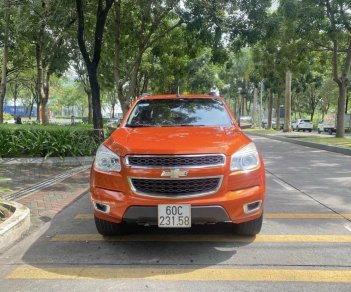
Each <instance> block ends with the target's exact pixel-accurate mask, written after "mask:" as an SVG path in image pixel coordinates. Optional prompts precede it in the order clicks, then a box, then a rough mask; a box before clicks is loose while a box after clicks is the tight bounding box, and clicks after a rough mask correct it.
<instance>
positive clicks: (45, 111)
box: [41, 72, 50, 125]
mask: <svg viewBox="0 0 351 292" xmlns="http://www.w3.org/2000/svg"><path fill="white" fill-rule="evenodd" d="M45 75H46V78H45V81H44V86H43V92H44V98H42V100H41V110H42V124H43V125H47V124H49V121H50V111H49V105H48V102H49V90H50V73H49V72H47V73H46V74H45Z"/></svg>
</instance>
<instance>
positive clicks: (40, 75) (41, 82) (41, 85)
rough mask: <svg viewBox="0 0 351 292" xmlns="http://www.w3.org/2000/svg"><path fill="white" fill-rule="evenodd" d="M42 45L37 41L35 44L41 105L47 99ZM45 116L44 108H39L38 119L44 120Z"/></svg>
mask: <svg viewBox="0 0 351 292" xmlns="http://www.w3.org/2000/svg"><path fill="white" fill-rule="evenodd" d="M41 53H42V52H41V46H40V44H39V43H38V42H37V43H36V44H35V59H36V65H37V92H38V99H39V100H40V105H41V106H43V101H44V99H45V93H44V80H43V79H44V78H43V76H44V72H43V66H42V62H41ZM42 117H43V108H41V110H40V109H39V115H38V121H40V120H42Z"/></svg>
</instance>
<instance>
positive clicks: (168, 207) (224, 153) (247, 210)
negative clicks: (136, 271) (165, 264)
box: [90, 95, 266, 235]
mask: <svg viewBox="0 0 351 292" xmlns="http://www.w3.org/2000/svg"><path fill="white" fill-rule="evenodd" d="M265 184H266V183H265V170H264V165H263V161H262V157H261V155H260V154H259V152H258V151H257V149H256V146H255V145H254V143H253V142H252V141H251V140H250V138H248V137H247V136H246V135H245V134H244V133H243V132H242V131H241V130H240V127H239V126H238V125H237V123H236V121H235V119H234V117H233V116H232V114H231V112H230V110H229V108H228V106H227V105H226V104H225V102H224V101H223V99H222V98H220V97H214V96H211V95H180V96H179V95H155V96H146V97H142V98H139V99H138V100H136V101H135V102H134V104H133V105H132V106H131V108H130V110H129V112H128V113H127V115H126V116H125V118H124V119H123V121H122V123H121V125H120V126H119V128H118V129H116V130H115V131H114V132H113V133H112V135H111V136H110V137H109V138H108V139H107V140H106V141H105V142H104V143H103V144H102V145H101V146H100V147H99V149H98V150H97V153H96V157H95V161H94V164H93V166H92V168H91V178H90V192H91V200H92V203H93V207H94V215H95V224H96V227H97V230H98V232H99V233H100V234H102V235H115V234H121V233H124V232H126V231H127V230H128V226H129V223H136V224H142V225H157V226H158V227H160V228H163V227H165V228H190V227H191V226H192V225H194V224H213V223H219V222H229V223H231V224H233V226H234V228H233V230H234V231H235V232H236V233H237V234H240V235H255V234H257V233H259V232H260V230H261V226H262V216H263V202H264V193H265V187H266V185H265Z"/></svg>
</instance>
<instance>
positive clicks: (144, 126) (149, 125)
mask: <svg viewBox="0 0 351 292" xmlns="http://www.w3.org/2000/svg"><path fill="white" fill-rule="evenodd" d="M126 127H128V128H147V127H155V125H151V124H127V125H126Z"/></svg>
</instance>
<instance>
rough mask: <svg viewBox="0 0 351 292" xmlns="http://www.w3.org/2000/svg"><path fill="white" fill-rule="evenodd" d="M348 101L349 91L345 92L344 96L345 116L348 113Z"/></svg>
mask: <svg viewBox="0 0 351 292" xmlns="http://www.w3.org/2000/svg"><path fill="white" fill-rule="evenodd" d="M349 100H350V95H349V90H347V94H346V105H345V115H347V113H348V108H349Z"/></svg>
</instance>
